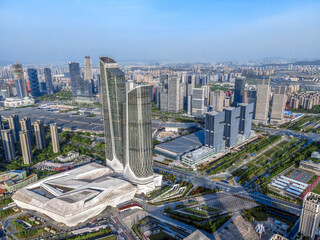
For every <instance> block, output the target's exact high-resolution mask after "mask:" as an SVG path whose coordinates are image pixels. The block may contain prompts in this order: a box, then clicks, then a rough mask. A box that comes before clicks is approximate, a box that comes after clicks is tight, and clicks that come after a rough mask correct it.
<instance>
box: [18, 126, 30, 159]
mask: <svg viewBox="0 0 320 240" xmlns="http://www.w3.org/2000/svg"><path fill="white" fill-rule="evenodd" d="M28 132H29V131H28V130H27V131H20V133H19V135H20V144H21V152H22V157H23V163H24V164H30V163H31V162H32V148H31V143H30V137H29V135H30V134H29V133H28Z"/></svg>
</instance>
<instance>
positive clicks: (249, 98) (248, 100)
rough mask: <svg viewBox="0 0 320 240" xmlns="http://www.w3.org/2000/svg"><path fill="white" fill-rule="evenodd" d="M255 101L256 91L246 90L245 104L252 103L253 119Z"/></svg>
mask: <svg viewBox="0 0 320 240" xmlns="http://www.w3.org/2000/svg"><path fill="white" fill-rule="evenodd" d="M256 101H257V90H256V89H255V88H251V89H248V90H247V96H246V103H249V104H250V103H253V118H254V117H255V111H256Z"/></svg>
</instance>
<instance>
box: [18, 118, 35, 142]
mask: <svg viewBox="0 0 320 240" xmlns="http://www.w3.org/2000/svg"><path fill="white" fill-rule="evenodd" d="M20 129H21V131H28V134H29V142H30V144H31V145H32V144H33V137H32V126H31V119H30V118H29V117H24V118H22V119H21V120H20Z"/></svg>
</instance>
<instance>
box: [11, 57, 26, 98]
mask: <svg viewBox="0 0 320 240" xmlns="http://www.w3.org/2000/svg"><path fill="white" fill-rule="evenodd" d="M12 72H13V77H14V80H22V81H21V91H22V92H23V94H22V96H24V97H26V96H27V95H28V93H27V87H26V82H25V79H24V75H23V69H22V65H21V64H19V63H16V64H13V65H12Z"/></svg>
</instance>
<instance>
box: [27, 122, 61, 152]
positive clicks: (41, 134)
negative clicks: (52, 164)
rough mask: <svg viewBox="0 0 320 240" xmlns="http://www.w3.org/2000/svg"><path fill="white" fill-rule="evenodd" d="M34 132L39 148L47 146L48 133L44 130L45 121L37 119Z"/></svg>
mask: <svg viewBox="0 0 320 240" xmlns="http://www.w3.org/2000/svg"><path fill="white" fill-rule="evenodd" d="M33 127H34V133H35V136H36V143H37V149H44V148H46V145H47V144H46V134H45V130H44V125H43V121H41V120H37V121H36V122H35V123H34V124H33ZM58 152H59V151H58Z"/></svg>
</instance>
